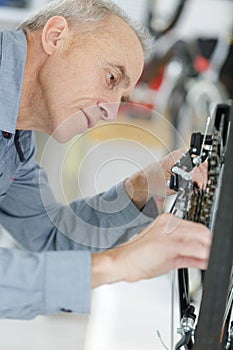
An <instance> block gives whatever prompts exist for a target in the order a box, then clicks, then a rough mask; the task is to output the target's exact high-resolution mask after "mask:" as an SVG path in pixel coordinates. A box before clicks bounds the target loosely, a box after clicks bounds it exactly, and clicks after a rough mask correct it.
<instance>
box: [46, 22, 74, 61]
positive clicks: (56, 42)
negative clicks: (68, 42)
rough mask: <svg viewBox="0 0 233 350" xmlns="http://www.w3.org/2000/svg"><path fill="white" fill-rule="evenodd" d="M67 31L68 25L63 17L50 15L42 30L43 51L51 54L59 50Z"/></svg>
mask: <svg viewBox="0 0 233 350" xmlns="http://www.w3.org/2000/svg"><path fill="white" fill-rule="evenodd" d="M68 32H69V26H68V23H67V21H66V19H65V18H64V17H61V16H54V17H51V18H50V19H49V20H48V21H47V22H46V24H45V26H44V28H43V30H42V37H41V40H42V46H43V49H44V52H45V53H47V54H48V55H53V54H54V53H56V52H57V51H59V50H61V49H62V47H63V45H64V42H65V39H66V38H67V34H68Z"/></svg>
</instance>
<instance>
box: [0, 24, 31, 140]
mask: <svg viewBox="0 0 233 350" xmlns="http://www.w3.org/2000/svg"><path fill="white" fill-rule="evenodd" d="M0 51H1V52H0V130H4V131H7V132H9V133H11V134H14V133H15V129H16V123H17V118H18V113H19V104H20V98H21V93H22V83H23V77H24V68H25V64H26V58H27V40H26V36H25V34H24V32H23V31H22V30H20V31H9V30H5V31H3V32H0Z"/></svg>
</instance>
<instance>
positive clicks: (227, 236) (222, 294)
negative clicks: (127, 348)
mask: <svg viewBox="0 0 233 350" xmlns="http://www.w3.org/2000/svg"><path fill="white" fill-rule="evenodd" d="M232 124H233V122H232V111H231V115H230V127H229V128H230V130H229V135H228V144H227V150H226V157H225V165H224V173H223V178H222V187H221V193H220V198H219V205H218V210H217V213H216V221H215V227H214V229H213V242H212V247H211V252H210V259H209V264H208V269H207V271H206V273H205V280H204V286H203V295H202V301H201V307H200V312H199V318H198V323H197V328H196V332H195V344H194V350H220V349H221V350H222V349H224V348H223V347H222V346H223V345H222V340H221V336H222V334H223V333H225V330H224V329H223V317H224V311H225V308H226V302H227V296H228V288H229V283H230V277H231V270H232V262H233V199H232V198H231V196H230V193H231V191H232V183H233V181H232V180H233V161H232V155H233V125H232Z"/></svg>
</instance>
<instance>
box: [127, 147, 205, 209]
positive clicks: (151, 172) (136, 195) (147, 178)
mask: <svg viewBox="0 0 233 350" xmlns="http://www.w3.org/2000/svg"><path fill="white" fill-rule="evenodd" d="M185 152H187V149H184V148H181V149H179V150H176V151H173V152H172V153H169V154H168V155H167V156H166V157H165V158H164V159H163V160H161V161H160V162H158V163H154V164H151V165H149V166H148V167H147V168H145V169H144V170H141V171H139V172H137V173H135V174H134V175H132V176H130V177H129V178H128V179H127V180H126V181H125V190H126V192H127V193H128V195H129V197H130V198H131V200H132V201H133V202H134V204H135V205H136V206H137V207H138V208H139V209H141V208H142V207H143V206H144V205H145V204H146V202H147V201H148V199H149V198H150V197H151V196H155V195H156V196H159V197H166V196H169V195H172V194H175V192H174V191H173V190H171V189H170V188H169V186H168V181H169V180H170V177H171V174H172V172H171V169H172V167H173V165H174V164H175V163H176V162H177V161H178V160H179V159H180V158H182V156H183V155H184V153H185ZM192 177H193V181H195V182H196V183H197V184H198V185H199V186H200V187H203V186H205V185H206V183H207V163H203V164H201V165H200V166H199V167H196V168H195V169H194V170H193V172H192Z"/></svg>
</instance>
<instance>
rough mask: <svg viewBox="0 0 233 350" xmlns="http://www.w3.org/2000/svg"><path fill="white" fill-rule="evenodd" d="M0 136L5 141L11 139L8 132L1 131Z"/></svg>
mask: <svg viewBox="0 0 233 350" xmlns="http://www.w3.org/2000/svg"><path fill="white" fill-rule="evenodd" d="M2 136H3V137H4V138H5V139H9V138H11V134H10V133H9V132H8V131H3V132H2Z"/></svg>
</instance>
